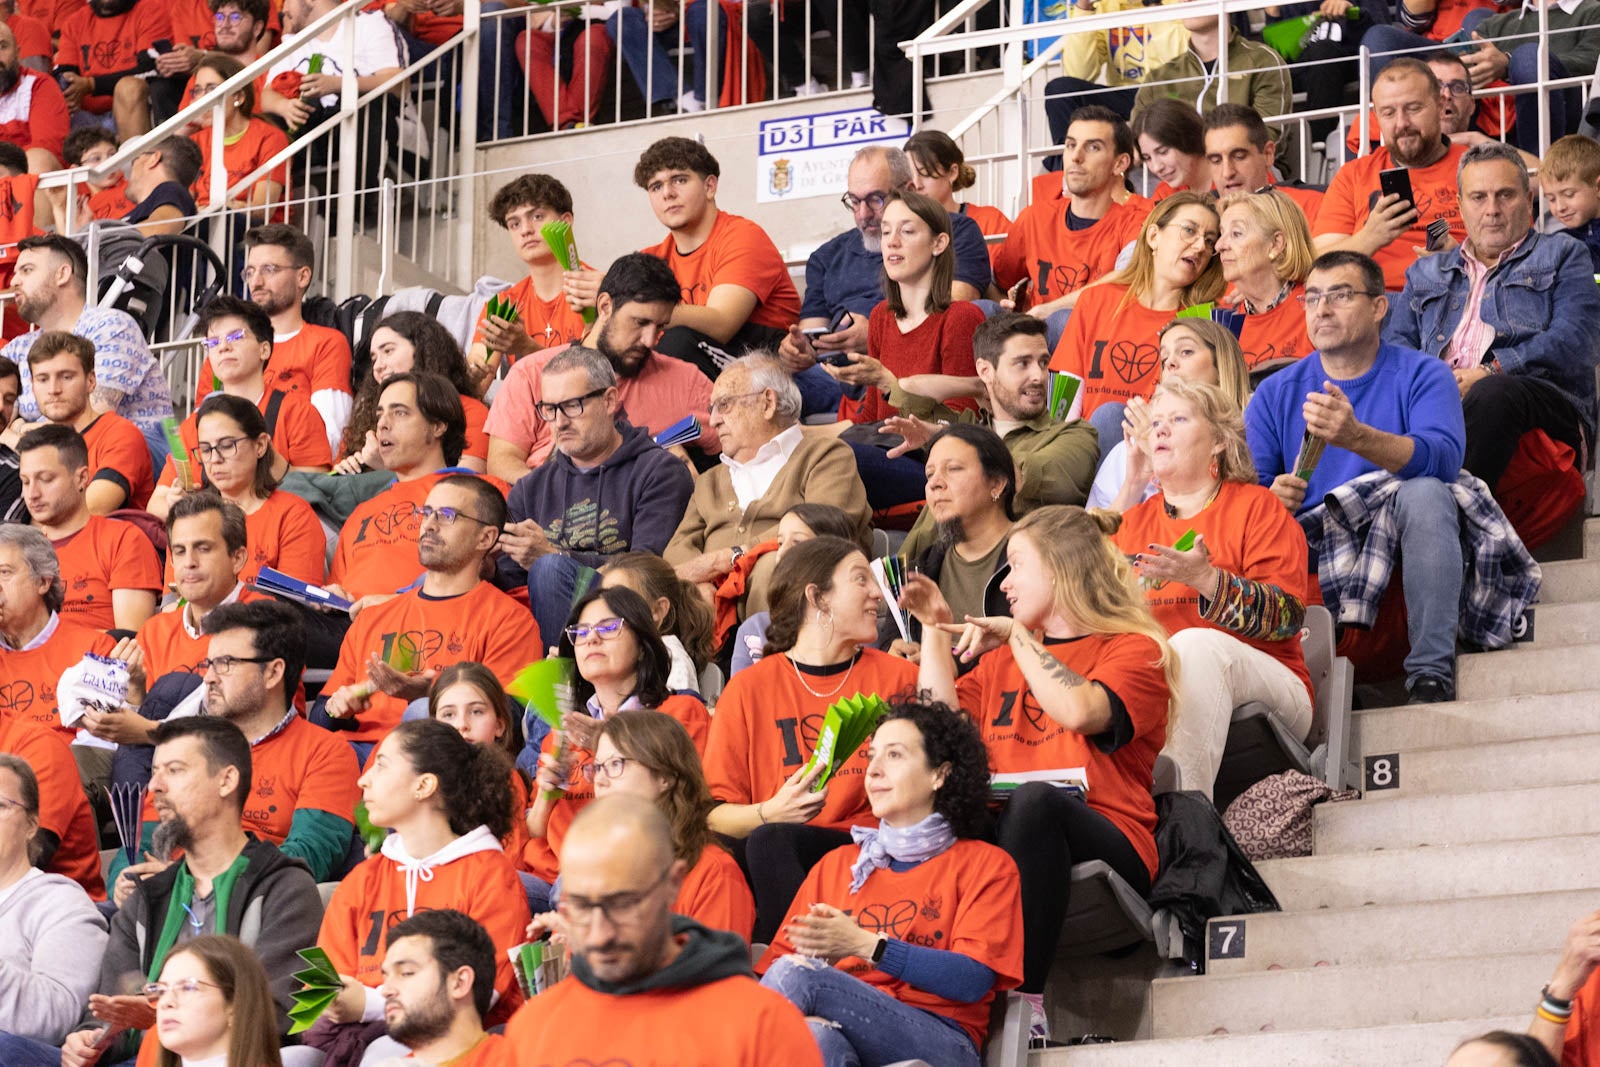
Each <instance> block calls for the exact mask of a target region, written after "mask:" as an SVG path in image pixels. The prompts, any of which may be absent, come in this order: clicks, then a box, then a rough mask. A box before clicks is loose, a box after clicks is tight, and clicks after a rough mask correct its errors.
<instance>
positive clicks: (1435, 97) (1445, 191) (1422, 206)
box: [1312, 57, 1467, 292]
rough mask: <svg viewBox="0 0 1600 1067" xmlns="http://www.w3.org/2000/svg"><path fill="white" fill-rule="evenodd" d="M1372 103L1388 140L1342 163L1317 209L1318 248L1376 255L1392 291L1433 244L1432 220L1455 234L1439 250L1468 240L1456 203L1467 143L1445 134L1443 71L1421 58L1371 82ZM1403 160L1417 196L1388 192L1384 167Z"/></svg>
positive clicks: (1389, 69) (1402, 62) (1397, 65)
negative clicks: (1459, 169)
mask: <svg viewBox="0 0 1600 1067" xmlns="http://www.w3.org/2000/svg"><path fill="white" fill-rule="evenodd" d="M1372 108H1373V111H1374V113H1375V114H1376V115H1377V118H1378V129H1379V130H1380V131H1381V132H1382V134H1383V147H1382V148H1379V149H1378V150H1377V151H1376V152H1373V153H1371V154H1369V155H1365V156H1362V157H1361V158H1360V159H1355V160H1351V161H1350V162H1348V163H1346V164H1345V165H1344V166H1342V167H1340V168H1339V171H1338V173H1337V174H1335V175H1334V176H1333V181H1332V182H1331V183H1330V184H1329V185H1328V192H1327V194H1326V195H1325V196H1324V197H1323V198H1322V206H1321V207H1320V208H1318V210H1317V220H1316V224H1315V226H1314V227H1313V228H1312V232H1313V234H1314V235H1315V237H1316V245H1317V252H1318V253H1322V252H1331V251H1335V250H1338V251H1349V252H1360V253H1361V254H1362V255H1366V256H1371V257H1372V258H1373V259H1375V260H1377V261H1378V265H1379V266H1380V267H1382V268H1383V284H1384V288H1386V289H1387V290H1388V291H1389V292H1399V291H1400V290H1401V289H1404V288H1405V285H1406V268H1407V267H1409V266H1411V264H1413V263H1415V262H1416V261H1417V256H1418V253H1419V252H1422V251H1424V250H1427V249H1428V248H1429V244H1428V225H1429V224H1430V223H1432V222H1435V221H1437V220H1440V219H1443V220H1444V221H1445V222H1446V223H1447V224H1448V225H1449V227H1450V237H1449V240H1448V241H1446V242H1445V243H1444V244H1443V245H1439V244H1435V245H1434V246H1433V249H1434V250H1435V251H1438V250H1441V249H1442V248H1453V247H1454V246H1455V245H1457V244H1460V243H1461V242H1462V241H1463V240H1465V239H1466V236H1467V231H1466V227H1465V225H1464V224H1463V223H1462V221H1461V207H1460V205H1459V204H1458V203H1457V202H1456V167H1457V165H1459V163H1460V162H1461V157H1462V156H1463V155H1465V154H1466V151H1467V147H1466V146H1465V145H1458V144H1451V143H1450V139H1449V138H1448V137H1446V136H1445V134H1444V126H1443V119H1442V115H1441V105H1440V101H1439V78H1438V76H1437V75H1436V74H1434V72H1433V71H1432V70H1431V69H1430V68H1429V67H1428V65H1427V64H1426V63H1424V62H1422V60H1420V59H1412V58H1410V57H1406V58H1403V59H1397V60H1395V61H1393V62H1392V63H1390V64H1389V65H1388V66H1387V67H1384V68H1383V72H1382V73H1381V74H1379V75H1378V77H1377V79H1376V80H1375V81H1374V82H1373V85H1372ZM1396 167H1403V168H1404V169H1405V171H1406V174H1407V176H1408V178H1409V179H1410V182H1411V196H1412V199H1411V200H1406V199H1404V198H1403V197H1402V196H1400V195H1399V194H1395V193H1389V194H1385V193H1384V192H1383V189H1382V187H1381V179H1380V175H1381V174H1382V172H1383V171H1386V170H1390V169H1393V168H1396Z"/></svg>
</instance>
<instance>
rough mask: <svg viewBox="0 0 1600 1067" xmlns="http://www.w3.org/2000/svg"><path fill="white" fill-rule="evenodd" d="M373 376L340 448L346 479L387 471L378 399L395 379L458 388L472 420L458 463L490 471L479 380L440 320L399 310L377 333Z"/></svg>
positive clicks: (485, 410) (485, 414)
mask: <svg viewBox="0 0 1600 1067" xmlns="http://www.w3.org/2000/svg"><path fill="white" fill-rule="evenodd" d="M370 350H371V353H372V375H371V377H369V378H367V379H366V380H365V381H363V382H362V383H361V386H360V388H359V389H358V390H357V392H356V402H355V408H354V409H353V410H352V411H351V412H350V423H349V425H347V426H346V427H345V429H344V440H343V441H342V442H340V445H339V465H338V466H337V467H336V468H335V470H336V471H337V472H338V473H341V474H356V473H359V472H360V471H362V470H383V469H384V466H383V457H382V456H381V455H380V454H379V450H378V434H377V429H378V398H379V396H381V395H382V394H383V387H384V384H385V383H386V382H388V380H389V379H390V378H392V377H394V376H395V375H396V374H408V373H412V374H437V375H438V376H439V377H441V378H444V379H446V380H447V381H449V382H450V384H451V385H453V386H455V387H456V392H457V393H458V394H459V395H460V397H461V413H462V414H463V415H464V416H466V420H467V443H466V446H465V447H464V448H463V450H462V452H461V458H460V460H458V461H457V462H458V464H459V465H460V466H462V467H464V468H467V469H469V470H475V471H484V470H487V469H488V464H489V435H488V433H486V432H485V430H484V424H485V423H486V422H488V420H489V408H488V407H487V406H486V405H485V404H484V403H483V401H481V400H479V399H478V385H479V383H478V380H477V379H476V378H474V376H473V373H472V372H471V371H470V370H469V369H468V366H467V361H466V360H465V359H464V358H463V357H462V355H461V346H460V345H459V344H457V343H456V339H455V337H454V336H452V335H451V333H450V331H449V330H447V329H445V328H444V327H443V326H441V325H439V320H438V319H435V318H433V317H432V316H429V315H424V314H423V313H422V312H420V311H397V312H395V313H394V314H392V315H389V316H387V317H386V318H385V319H384V320H383V322H381V323H379V325H378V327H377V329H375V330H373V331H372V344H371V345H370Z"/></svg>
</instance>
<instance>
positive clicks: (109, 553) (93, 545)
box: [51, 515, 162, 630]
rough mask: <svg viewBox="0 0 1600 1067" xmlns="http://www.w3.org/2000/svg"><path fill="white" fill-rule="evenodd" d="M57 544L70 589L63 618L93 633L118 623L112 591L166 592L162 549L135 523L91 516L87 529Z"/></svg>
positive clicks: (68, 588)
mask: <svg viewBox="0 0 1600 1067" xmlns="http://www.w3.org/2000/svg"><path fill="white" fill-rule="evenodd" d="M51 543H52V544H54V545H55V549H56V559H57V560H59V561H60V563H61V581H62V583H63V584H65V585H66V587H67V596H66V600H65V601H63V602H62V604H61V615H62V617H63V618H67V619H71V620H72V621H73V622H76V623H80V624H82V625H84V626H87V627H89V628H90V629H92V630H109V629H111V628H112V627H113V626H115V625H116V622H117V620H116V615H115V613H114V612H113V606H114V605H113V604H112V602H111V599H112V598H111V593H112V590H115V589H141V590H147V591H149V592H152V593H155V594H156V595H157V597H159V596H160V594H161V590H162V584H161V561H160V560H159V559H158V558H157V557H156V546H155V545H153V544H151V543H150V538H148V537H146V536H145V535H144V531H142V530H140V529H139V528H138V527H137V526H135V525H134V524H133V523H131V522H124V521H122V520H121V519H108V518H106V517H105V516H104V515H90V516H89V522H88V524H87V525H85V526H84V528H83V529H81V530H79V531H78V532H77V533H75V534H72V535H71V536H69V537H64V538H62V539H61V540H59V541H54V542H51Z"/></svg>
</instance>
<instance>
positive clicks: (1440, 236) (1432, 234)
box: [1427, 219, 1450, 252]
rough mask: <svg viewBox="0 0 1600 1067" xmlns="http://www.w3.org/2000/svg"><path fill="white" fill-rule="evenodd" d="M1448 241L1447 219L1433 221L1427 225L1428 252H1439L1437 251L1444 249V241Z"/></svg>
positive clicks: (1448, 221) (1448, 224)
mask: <svg viewBox="0 0 1600 1067" xmlns="http://www.w3.org/2000/svg"><path fill="white" fill-rule="evenodd" d="M1449 239H1450V220H1449V219H1434V220H1433V221H1432V222H1430V223H1428V244H1427V249H1428V251H1430V252H1437V251H1439V249H1441V248H1443V247H1444V243H1445V242H1446V241H1448V240H1449Z"/></svg>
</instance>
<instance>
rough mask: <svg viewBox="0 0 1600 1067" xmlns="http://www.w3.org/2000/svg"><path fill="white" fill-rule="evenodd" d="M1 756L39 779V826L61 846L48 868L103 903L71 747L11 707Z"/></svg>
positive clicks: (90, 819)
mask: <svg viewBox="0 0 1600 1067" xmlns="http://www.w3.org/2000/svg"><path fill="white" fill-rule="evenodd" d="M7 655H9V653H7ZM54 684H55V683H54V682H52V683H51V685H52V686H54ZM0 752H9V753H11V754H12V755H14V756H20V757H22V758H23V759H25V760H27V761H28V766H30V767H32V768H33V773H34V776H35V777H37V778H38V779H39V826H40V828H41V829H44V830H48V831H50V832H51V833H52V834H55V835H56V838H57V839H58V840H59V841H60V842H61V844H60V845H59V846H58V847H57V848H56V854H55V855H54V856H52V857H51V858H50V863H49V865H48V866H47V867H45V870H46V871H48V872H49V873H51V874H59V875H62V876H64V877H66V878H71V879H72V880H73V881H74V882H77V883H78V884H79V885H81V886H83V888H84V890H85V891H86V892H87V893H88V894H89V895H90V896H91V897H93V898H94V899H95V900H104V899H105V898H106V884H105V881H104V880H103V879H102V878H101V877H100V837H99V833H98V831H97V830H96V829H95V821H94V811H93V809H91V808H90V806H89V798H88V796H87V795H85V793H84V791H83V782H82V780H81V779H80V778H79V776H78V762H77V760H75V759H73V758H72V748H71V745H70V744H69V743H68V741H67V740H65V739H63V738H62V737H61V736H60V735H59V734H57V733H56V732H55V731H54V730H45V729H41V728H40V727H38V726H35V725H33V724H32V723H30V722H27V721H26V720H25V719H24V718H23V717H22V716H20V715H17V714H13V712H12V708H11V707H10V706H8V707H7V708H6V709H4V710H0Z"/></svg>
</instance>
